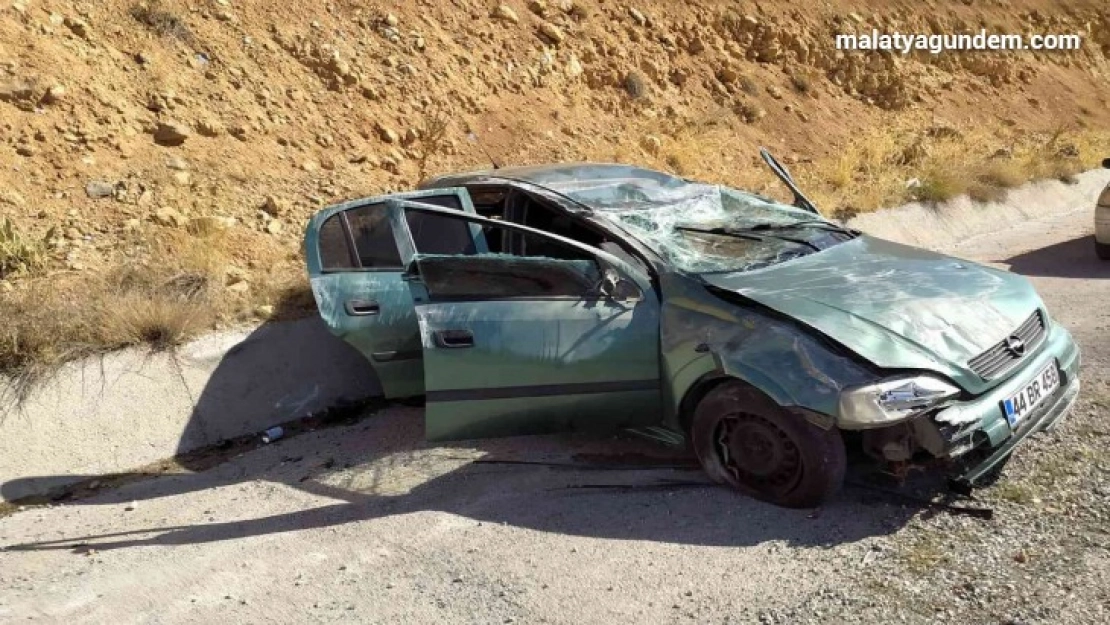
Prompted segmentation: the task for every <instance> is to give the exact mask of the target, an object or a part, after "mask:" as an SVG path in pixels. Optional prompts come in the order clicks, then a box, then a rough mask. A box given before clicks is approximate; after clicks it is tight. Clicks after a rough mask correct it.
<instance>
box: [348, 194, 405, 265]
mask: <svg viewBox="0 0 1110 625" xmlns="http://www.w3.org/2000/svg"><path fill="white" fill-rule="evenodd" d="M346 215H347V223H348V224H350V226H351V236H352V238H353V239H354V242H355V249H356V250H357V251H358V259H359V263H360V266H361V267H362V268H363V269H400V268H401V254H400V252H398V251H397V242H396V241H394V239H393V228H392V227H391V226H390V225H389V213H388V212H386V210H385V204H368V205H366V206H360V207H358V208H352V209H351V210H349V211H347V212H346Z"/></svg>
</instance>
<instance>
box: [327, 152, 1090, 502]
mask: <svg viewBox="0 0 1110 625" xmlns="http://www.w3.org/2000/svg"><path fill="white" fill-rule="evenodd" d="M764 158H765V160H767V161H768V163H769V164H770V165H771V166H772V168H773V169H774V170H775V171H776V173H777V174H779V176H780V177H781V178H782V179H783V180H784V182H786V183H787V184H788V186H790V187H791V189H792V190H793V191H794V194H795V202H794V205H793V206H788V205H784V204H781V203H776V202H774V201H772V200H770V199H767V198H764V197H761V196H758V195H754V194H751V193H746V192H743V191H737V190H733V189H729V188H726V187H722V186H718V185H710V184H703V183H699V182H694V181H691V180H686V179H682V178H678V177H675V176H672V175H669V174H665V173H661V172H657V171H651V170H647V169H642V168H637V167H631V166H624V165H600V164H560V165H548V166H534V167H514V168H499V169H498V168H495V169H492V170H489V171H481V172H474V173H464V174H452V175H446V176H440V177H437V178H434V179H432V180H429V181H426V182H424V183H423V184H422V185H421V188H420V189H419V190H416V191H413V192H409V193H396V194H391V195H386V196H381V197H371V198H365V199H361V200H356V201H353V202H347V203H344V204H339V205H336V206H331V207H329V208H327V209H325V210H322V211H320V212H319V213H318V214H317V215H315V216H314V217H313V218H312V220H311V222H310V223H309V225H308V228H307V232H306V235H305V257H306V259H307V264H308V272H309V275H310V277H311V283H312V291H313V294H314V296H315V298H316V302H317V304H318V307H319V310H320V315H321V316H322V318H323V320H324V322H325V323H326V324H327V325H328V326H329V327H330V329H331V331H332V332H333V333H334V334H335V335H336V336H338V337H340V338H342V339H344V340H345V341H347V342H348V343H350V344H351V345H353V346H354V347H355V348H357V349H358V350H359V351H361V352H362V353H363V354H364V355H365V356H366V358H368V359H369V361H370V363H371V364H372V366H373V368H374V370H375V372H376V374H377V376H378V378H379V380H380V383H381V388H382V391H383V393H384V395H385V396H386V397H391V398H400V397H407V396H418V395H423V396H424V398H425V401H426V410H425V417H424V418H425V431H426V437H427V438H428V439H429V440H432V441H446V440H455V439H471V438H483V437H494V436H506V435H522V434H538V433H551V432H560V431H567V430H589V431H598V432H605V431H610V432H611V431H614V430H617V429H626V430H632V431H634V432H637V433H639V434H643V435H646V436H649V437H652V438H655V439H658V440H661V441H664V442H669V443H673V444H684V443H685V444H689V445H690V446H691V447H692V448H693V450H694V452H695V453H696V455H697V457H698V459H699V461H700V462H701V464H702V466H703V467H704V468H705V470H706V472H707V473H708V474H709V475H710V476H711V477H712V478H713V479H714V480H716V481H718V482H721V483H724V484H727V485H730V486H732V487H735V488H736V489H739V490H740V491H742V492H745V493H748V494H750V495H752V496H754V497H757V498H760V499H763V500H766V501H770V502H773V503H775V504H779V505H783V506H791V507H809V506H815V505H817V504H819V503H821V502H822V501H824V500H825V499H826V498H828V497H829V496H830V495H831V494H832V493H834V492H835V491H836V490H837V488H838V487H839V486H840V485H841V483H842V482H843V479H844V472H845V464H846V450H845V447H846V443H847V444H851V445H860V446H862V449H863V451H864V452H866V454H868V455H869V456H871V457H873V458H875V459H876V460H877V461H879V462H882V463H885V464H886V465H887V466H888V468H890V469H892V470H895V471H899V470H905V469H906V468H908V467H909V466H911V464H916V463H921V462H924V461H930V460H934V459H940V460H943V461H945V463H946V464H947V465H948V466H949V467H950V469H949V470H950V471H951V472H952V474H953V478H954V479H956V480H958V481H960V482H962V483H963V484H964V485H973V484H976V483H979V482H981V481H984V480H986V479H989V478H990V477H992V476H993V475H994V474H996V471H994V469H996V468H997V467H998V466H1000V465H1001V463H1003V462H1004V461H1005V460H1006V459H1007V458H1008V457H1009V455H1010V453H1011V452H1012V450H1013V448H1014V447H1015V446H1016V445H1017V444H1018V443H1020V442H1021V441H1022V440H1023V439H1025V438H1026V437H1027V436H1029V435H1030V434H1032V433H1034V432H1037V431H1040V430H1043V429H1045V428H1048V427H1050V426H1052V425H1053V424H1054V423H1055V422H1057V421H1058V420H1059V419H1060V418H1061V417H1062V416H1064V415H1065V414H1066V413H1067V412H1068V410H1069V408H1070V407H1071V405H1072V403H1073V402H1074V401H1075V398H1076V396H1077V394H1078V392H1079V378H1078V371H1079V349H1078V348H1077V347H1076V345H1075V343H1074V342H1073V341H1072V338H1071V336H1070V335H1069V334H1068V332H1067V331H1066V330H1065V329H1064V328H1063V327H1061V326H1060V325H1058V324H1057V323H1055V322H1054V321H1053V320H1052V318H1051V317H1050V316H1049V314H1048V311H1047V310H1046V309H1045V306H1044V304H1043V302H1042V301H1041V299H1040V298H1039V297H1038V296H1037V294H1036V292H1035V291H1034V290H1033V288H1032V287H1031V286H1030V284H1029V282H1028V281H1026V280H1025V278H1022V277H1020V276H1017V275H1014V274H1011V273H1008V272H1005V271H1000V270H997V269H993V268H990V267H985V266H981V265H977V264H974V263H970V262H967V261H963V260H958V259H955V258H951V257H947V256H943V255H940V254H936V253H933V252H930V251H926V250H922V249H917V248H913V247H908V246H905V245H900V244H897V243H893V242H890V241H885V240H882V239H876V238H873V237H869V236H867V235H864V234H861V233H859V232H857V231H854V230H850V229H847V228H845V227H843V226H841V225H838V224H836V223H834V222H831V221H827V220H825V219H822V218H821V217H820V216H819V215H818V214H817V211H816V209H815V208H814V207H813V205H812V203H810V202H809V201H808V200H807V199H806V198H805V196H804V195H803V194H802V193H801V192H800V191H798V190H797V186H796V185H795V184H794V181H793V179H792V178H791V177H790V174H789V172H787V171H786V169H785V168H784V167H782V166H781V165H780V164H779V163H778V162H777V161H775V160H774V158H773V157H771V156H770V155H769V154H766V152H764Z"/></svg>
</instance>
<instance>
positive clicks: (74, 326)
mask: <svg viewBox="0 0 1110 625" xmlns="http://www.w3.org/2000/svg"><path fill="white" fill-rule="evenodd" d="M221 243H222V242H221V241H219V240H218V239H216V238H214V237H207V238H204V239H197V238H195V237H190V236H188V235H187V234H184V233H180V232H176V231H170V232H166V233H160V238H158V239H156V240H154V241H152V242H150V247H149V252H148V254H147V255H146V256H145V257H144V258H140V259H136V261H134V262H130V263H127V264H120V265H118V266H117V267H115V268H114V269H112V270H110V271H108V272H106V273H104V274H101V275H99V276H93V277H89V276H80V277H70V278H69V279H68V280H67V279H66V278H64V277H55V279H52V280H50V281H49V283H47V282H46V281H41V282H40V281H30V282H29V283H27V284H25V285H23V288H20V289H17V290H16V291H14V292H12V293H9V294H7V295H6V296H5V297H3V298H0V318H2V319H4V320H5V323H4V324H3V327H2V328H0V375H3V376H5V377H7V378H9V379H10V380H11V381H12V382H13V385H12V386H11V387H10V388H8V391H7V392H14V394H15V395H16V399H23V398H24V397H26V394H27V392H29V391H30V389H31V388H33V386H34V385H35V384H36V383H38V382H41V381H42V380H44V379H46V378H49V376H50V375H52V374H53V373H54V372H55V371H56V370H57V369H58V367H60V366H61V365H62V364H64V363H66V362H69V361H72V360H76V359H79V358H83V357H87V356H94V355H97V354H103V353H106V352H109V351H113V350H117V349H120V348H124V347H132V346H140V345H145V346H149V347H150V348H151V349H153V350H168V349H172V348H173V347H174V346H176V345H178V344H180V343H181V342H183V341H185V340H187V339H189V338H192V337H194V336H196V335H198V334H200V333H201V332H203V331H205V330H207V329H210V328H211V327H212V326H213V324H214V323H215V322H216V321H217V320H218V319H219V318H221V317H222V316H224V314H225V312H226V310H227V308H226V307H227V306H228V305H229V304H228V301H227V299H226V298H220V297H218V296H219V295H220V290H221V289H222V288H223V279H224V271H225V268H226V267H227V264H228V258H227V256H226V253H225V251H224V249H223V247H222V246H221ZM74 302H80V305H74Z"/></svg>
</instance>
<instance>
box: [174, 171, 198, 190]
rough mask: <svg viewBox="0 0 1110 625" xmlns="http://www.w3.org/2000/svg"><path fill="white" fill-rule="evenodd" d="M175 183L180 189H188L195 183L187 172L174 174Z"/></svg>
mask: <svg viewBox="0 0 1110 625" xmlns="http://www.w3.org/2000/svg"><path fill="white" fill-rule="evenodd" d="M173 182H174V184H176V185H178V186H180V187H187V186H189V185H190V184H192V182H193V177H192V176H191V175H190V174H189V172H187V171H175V172H173Z"/></svg>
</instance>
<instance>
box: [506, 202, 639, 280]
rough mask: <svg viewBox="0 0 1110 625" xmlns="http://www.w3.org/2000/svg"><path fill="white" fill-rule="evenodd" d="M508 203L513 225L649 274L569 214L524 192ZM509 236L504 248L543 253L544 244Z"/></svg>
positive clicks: (614, 243)
mask: <svg viewBox="0 0 1110 625" xmlns="http://www.w3.org/2000/svg"><path fill="white" fill-rule="evenodd" d="M511 204H512V205H511V206H510V207H509V210H508V213H509V218H510V220H511V221H512V222H513V223H518V224H521V225H523V226H528V227H530V228H536V229H537V230H543V231H544V232H550V233H552V234H557V235H559V236H562V237H566V238H568V239H571V240H573V241H578V242H579V243H584V244H586V245H589V246H591V247H596V248H598V249H600V250H604V251H606V252H609V253H610V254H613V255H614V256H616V257H618V258H620V259H621V260H623V261H625V262H627V263H628V264H629V265H631V266H633V267H636V268H637V269H639V270H640V271H642V272H643V273H644V274H645V275H651V272H650V270H649V269H648V266H647V265H646V264H645V263H644V261H642V260H641V259H640V258H639V257H638V256H636V255H635V254H634V253H633V252H632V251H631V250H630V249H628V248H626V247H625V246H624V245H622V244H621V243H620V242H618V241H614V240H610V239H608V238H606V236H605V235H604V234H602V233H601V232H598V231H596V230H594V229H592V228H590V227H588V226H586V225H584V224H582V222H580V221H578V220H577V219H575V218H573V217H572V216H570V215H567V214H564V213H562V212H560V211H558V210H556V209H554V208H552V207H550V206H549V205H547V204H546V203H545V202H543V201H542V200H539V199H536V198H533V197H531V196H529V195H528V194H526V193H518V194H517V195H516V196H515V198H514V199H513V200H511ZM511 236H512V237H514V238H512V239H511V240H510V241H509V242H506V243H505V244H504V249H509V250H512V251H515V252H519V251H524V252H525V253H528V254H533V253H536V254H542V253H544V252H545V251H546V250H547V247H548V242H547V241H536V242H531V243H529V242H528V241H522V240H520V239H519V235H517V234H513V235H511ZM486 240H487V241H491V240H492V239H490V238H489V237H487V239H486ZM529 244H530V245H532V247H528V245H529ZM521 246H524V247H521Z"/></svg>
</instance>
